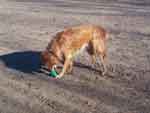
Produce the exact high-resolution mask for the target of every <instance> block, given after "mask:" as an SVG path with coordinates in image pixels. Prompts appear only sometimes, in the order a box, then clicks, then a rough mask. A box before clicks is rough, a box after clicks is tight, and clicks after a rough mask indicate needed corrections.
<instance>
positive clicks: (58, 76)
mask: <svg viewBox="0 0 150 113" xmlns="http://www.w3.org/2000/svg"><path fill="white" fill-rule="evenodd" d="M62 76H63V75H57V76H56V77H55V78H58V79H59V78H61V77H62Z"/></svg>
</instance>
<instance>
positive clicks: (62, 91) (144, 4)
mask: <svg viewBox="0 0 150 113" xmlns="http://www.w3.org/2000/svg"><path fill="white" fill-rule="evenodd" d="M87 23H88V24H97V25H101V26H103V27H104V28H105V29H107V30H108V31H109V33H110V38H109V40H108V44H107V46H108V61H109V71H108V73H107V74H106V75H105V76H102V75H101V74H100V72H99V71H101V69H102V67H98V66H97V64H95V65H93V64H91V62H90V60H89V56H88V54H87V53H85V52H84V53H83V54H81V55H80V56H78V57H77V58H76V61H75V62H76V65H75V66H74V70H73V73H72V74H68V75H66V76H64V77H63V78H62V79H58V80H57V79H54V78H51V77H49V76H47V75H46V74H45V73H42V72H40V60H39V54H40V51H42V50H43V49H44V48H45V47H46V45H47V44H48V41H49V40H50V39H51V38H52V37H53V36H54V35H55V33H57V32H58V31H61V30H62V29H64V28H66V27H70V26H74V25H80V24H87ZM0 113H150V1H149V0H93V1H92V0H82V1H81V0H0Z"/></svg>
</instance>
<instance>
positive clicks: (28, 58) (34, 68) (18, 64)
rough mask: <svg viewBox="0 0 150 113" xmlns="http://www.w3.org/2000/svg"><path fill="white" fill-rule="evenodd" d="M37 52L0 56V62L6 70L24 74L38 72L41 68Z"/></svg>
mask: <svg viewBox="0 0 150 113" xmlns="http://www.w3.org/2000/svg"><path fill="white" fill-rule="evenodd" d="M40 53H41V52H39V51H23V52H13V53H9V54H5V55H2V56H0V61H1V62H3V63H4V64H5V66H7V67H8V68H12V69H15V70H18V71H21V72H25V73H32V72H38V71H40V68H41V60H40Z"/></svg>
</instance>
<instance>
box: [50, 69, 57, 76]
mask: <svg viewBox="0 0 150 113" xmlns="http://www.w3.org/2000/svg"><path fill="white" fill-rule="evenodd" d="M49 75H50V76H51V77H57V75H58V73H57V72H56V71H55V69H52V70H51V71H50V73H49Z"/></svg>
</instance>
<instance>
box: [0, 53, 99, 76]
mask: <svg viewBox="0 0 150 113" xmlns="http://www.w3.org/2000/svg"><path fill="white" fill-rule="evenodd" d="M40 54H41V52H40V51H23V52H13V53H9V54H5V55H2V56H0V62H3V63H4V64H5V66H6V67H8V68H11V69H15V70H18V71H21V72H24V73H33V72H40V73H41V68H42V63H41V57H40ZM74 66H76V67H79V68H86V69H90V70H92V71H96V72H100V71H98V70H96V69H94V68H92V67H91V66H87V65H84V64H82V63H79V62H75V63H74Z"/></svg>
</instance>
